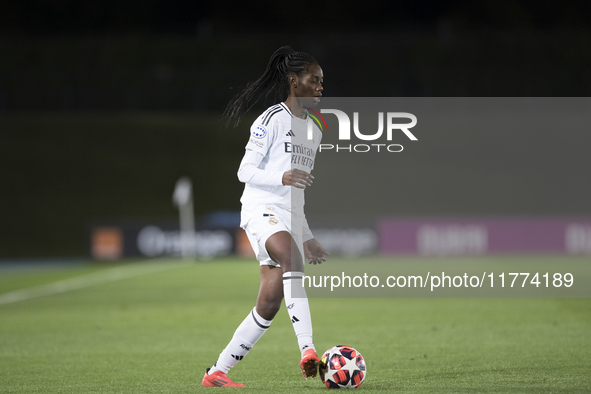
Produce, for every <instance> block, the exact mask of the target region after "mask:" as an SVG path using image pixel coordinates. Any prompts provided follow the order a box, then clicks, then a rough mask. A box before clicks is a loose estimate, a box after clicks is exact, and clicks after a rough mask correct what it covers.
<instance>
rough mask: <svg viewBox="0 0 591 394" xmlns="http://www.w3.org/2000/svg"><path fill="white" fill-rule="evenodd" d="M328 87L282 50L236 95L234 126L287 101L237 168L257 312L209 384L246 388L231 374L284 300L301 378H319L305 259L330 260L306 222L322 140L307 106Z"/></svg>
mask: <svg viewBox="0 0 591 394" xmlns="http://www.w3.org/2000/svg"><path fill="white" fill-rule="evenodd" d="M322 83H323V74H322V69H321V68H320V66H319V65H318V62H316V60H314V58H313V57H312V56H310V55H308V54H307V53H303V52H295V51H294V50H293V49H291V48H290V47H287V46H285V47H281V48H279V49H278V50H277V51H275V53H273V55H272V56H271V59H270V60H269V64H268V65H267V69H266V70H265V72H264V74H263V75H262V76H261V77H260V78H259V79H258V80H256V81H255V82H253V83H251V84H249V85H248V86H247V87H246V88H245V89H244V90H243V91H242V92H240V93H238V95H236V96H235V97H234V98H233V99H232V101H230V103H229V104H228V107H227V108H226V115H227V116H228V118H229V120H230V121H234V122H235V124H238V122H239V120H240V118H241V117H242V115H243V114H244V113H245V112H246V111H248V110H249V109H250V108H251V107H252V106H253V105H254V104H255V103H256V102H257V101H258V100H259V98H260V97H261V96H263V95H265V96H266V95H267V94H270V93H271V94H273V93H274V94H276V96H279V97H280V100H284V101H282V102H279V104H276V105H273V106H272V107H270V108H268V109H267V110H266V111H265V112H263V113H262V114H261V115H260V116H259V117H258V118H257V119H256V120H255V122H254V123H253V124H252V126H251V128H250V138H249V141H248V143H247V144H246V152H245V154H244V158H243V159H242V162H241V163H240V168H239V170H238V179H239V180H240V181H241V182H244V183H245V184H246V186H245V188H244V193H243V194H242V198H241V199H240V201H241V202H242V212H241V223H240V226H241V227H242V228H243V229H244V230H245V231H246V234H247V235H248V239H249V240H250V243H251V245H252V248H253V250H254V252H255V254H256V257H257V260H258V261H259V262H260V273H261V284H260V289H259V294H258V297H257V301H256V306H255V307H254V308H253V309H252V311H250V312H249V313H248V315H247V316H246V318H245V319H244V321H243V322H242V324H240V326H239V327H238V328H237V329H236V332H235V333H234V336H233V337H232V339H231V340H230V343H229V344H228V345H227V346H226V348H225V349H224V350H223V351H222V352H221V354H220V355H219V358H218V360H217V362H216V363H215V364H214V365H213V367H211V368H208V369H207V371H206V373H205V376H204V377H203V381H202V384H203V386H208V387H211V386H218V387H237V386H244V385H243V384H240V383H235V382H233V381H232V380H230V379H229V378H228V377H227V376H226V373H228V371H229V370H230V368H232V367H233V366H234V365H236V364H237V363H238V362H239V361H240V360H242V359H243V358H244V356H246V355H247V354H248V352H249V351H250V350H251V349H252V347H253V346H254V344H255V343H256V342H257V341H258V340H259V339H260V338H261V337H262V336H263V334H264V333H265V332H266V331H267V329H268V328H269V326H270V325H271V322H272V321H273V318H274V317H275V315H276V314H277V312H278V311H279V308H280V306H281V300H282V299H283V298H285V305H286V307H287V310H288V313H289V317H290V319H291V321H292V323H293V328H294V330H295V334H296V336H297V340H298V345H299V347H300V351H301V354H302V359H301V362H300V368H301V370H302V374H303V376H304V378H306V379H307V378H308V377H309V376H312V377H314V378H315V377H316V373H317V369H318V361H319V360H318V356H317V355H316V350H315V348H314V343H313V341H312V321H311V317H310V308H309V306H308V298H307V296H306V294H305V291H304V289H303V287H302V277H303V275H304V273H303V271H304V261H303V259H304V256H305V258H306V259H307V260H308V262H309V263H314V264H316V263H321V262H323V261H326V256H327V255H328V252H326V251H325V250H324V249H323V248H322V246H321V245H320V244H319V243H318V241H316V240H315V239H314V237H313V236H312V233H311V232H310V229H309V227H308V222H307V221H306V218H305V216H304V189H305V188H306V187H309V186H311V185H312V179H313V178H314V177H313V176H312V175H311V174H310V172H311V170H312V168H313V166H314V157H315V155H316V151H317V149H318V145H319V144H320V138H321V132H320V130H319V129H318V128H317V127H314V128H313V129H312V131H313V133H312V135H310V134H309V132H308V126H307V125H308V123H307V121H308V119H307V118H308V112H307V110H306V108H308V107H313V106H315V105H316V104H318V102H319V101H320V96H322V90H323V88H322ZM281 96H282V97H281ZM310 137H311V138H310ZM292 287H293V294H292ZM296 292H297V294H296Z"/></svg>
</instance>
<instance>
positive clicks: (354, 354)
mask: <svg viewBox="0 0 591 394" xmlns="http://www.w3.org/2000/svg"><path fill="white" fill-rule="evenodd" d="M319 371H320V378H321V379H322V381H323V382H324V384H326V387H328V388H329V389H354V388H356V387H359V386H361V383H363V380H364V379H365V374H366V369H365V360H364V359H363V356H362V355H361V353H359V352H358V351H357V350H355V349H353V348H352V347H351V346H334V347H331V348H330V349H328V350H327V351H326V352H324V354H323V355H322V357H321V358H320V365H319Z"/></svg>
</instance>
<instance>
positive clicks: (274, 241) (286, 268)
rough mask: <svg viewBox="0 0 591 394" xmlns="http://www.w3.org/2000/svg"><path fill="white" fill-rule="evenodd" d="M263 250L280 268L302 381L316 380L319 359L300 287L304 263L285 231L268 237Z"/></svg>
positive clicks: (295, 245)
mask: <svg viewBox="0 0 591 394" xmlns="http://www.w3.org/2000/svg"><path fill="white" fill-rule="evenodd" d="M265 247H266V249H267V253H268V254H269V256H270V257H271V258H272V259H273V261H275V262H277V263H278V264H279V265H280V266H281V267H282V268H283V295H284V298H285V305H286V306H287V311H288V313H289V317H290V319H291V322H292V324H293V328H294V331H295V334H296V337H297V339H298V345H299V348H300V352H301V354H302V360H301V362H300V367H301V369H302V374H303V375H304V378H308V377H310V376H312V377H314V378H315V377H316V374H317V371H318V362H319V359H318V356H317V354H316V350H315V348H314V342H313V340H312V317H311V315H310V306H309V303H308V297H307V295H306V291H305V289H304V287H303V286H302V282H303V277H304V262H303V257H302V254H301V251H300V249H299V248H298V246H297V244H296V241H294V239H293V237H292V236H291V234H290V233H289V232H287V231H280V232H277V233H275V234H273V235H272V236H270V237H269V238H268V239H267V241H266V243H265Z"/></svg>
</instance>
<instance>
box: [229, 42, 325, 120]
mask: <svg viewBox="0 0 591 394" xmlns="http://www.w3.org/2000/svg"><path fill="white" fill-rule="evenodd" d="M315 63H317V61H316V60H315V59H314V58H313V57H312V56H310V55H308V54H307V53H305V52H296V51H294V50H293V49H292V48H291V47H289V46H283V47H281V48H279V49H277V50H276V51H275V52H274V53H273V55H271V59H269V63H268V64H267V69H266V70H265V72H264V73H263V75H261V76H260V77H259V79H257V80H256V81H254V82H252V83H250V84H248V85H247V86H246V87H245V88H244V89H243V90H242V91H240V92H239V93H238V94H236V96H234V97H233V98H232V100H230V102H229V103H228V105H227V107H226V110H225V111H224V116H225V117H226V118H227V120H228V124H229V123H230V122H232V121H234V126H236V125H238V123H239V122H240V119H241V118H242V116H243V115H244V114H245V113H246V112H248V111H249V110H250V109H251V108H252V107H253V106H254V105H255V104H256V103H257V102H258V101H259V99H260V98H261V96H263V94H264V96H265V97H267V96H268V95H269V94H273V95H274V97H275V99H276V100H277V101H285V100H286V99H287V96H288V95H289V82H288V77H289V75H290V74H292V73H293V74H296V75H298V76H299V75H301V74H303V73H304V72H305V71H307V70H308V67H309V66H310V65H312V64H315Z"/></svg>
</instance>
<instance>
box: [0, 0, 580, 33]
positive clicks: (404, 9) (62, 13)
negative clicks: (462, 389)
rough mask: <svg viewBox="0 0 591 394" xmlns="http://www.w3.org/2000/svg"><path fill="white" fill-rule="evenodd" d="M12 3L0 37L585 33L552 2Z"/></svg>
mask: <svg viewBox="0 0 591 394" xmlns="http://www.w3.org/2000/svg"><path fill="white" fill-rule="evenodd" d="M250 4H252V3H249V2H244V1H242V0H225V1H179V0H126V1H120V0H87V1H84V2H81V1H77V0H53V1H51V2H48V1H45V2H41V1H35V0H19V1H11V2H2V3H1V5H0V34H8V35H22V36H47V35H86V34H182V35H192V34H195V33H196V31H197V30H198V29H199V26H202V25H203V23H204V22H205V23H208V24H209V25H211V26H214V29H215V30H216V33H219V32H223V33H227V34H229V33H239V32H249V33H252V32H260V33H265V32H269V31H277V30H285V31H289V32H291V33H298V32H299V33H302V32H304V31H310V32H331V31H342V30H347V31H351V30H354V31H355V30H357V31H380V30H401V29H409V28H427V27H429V26H434V25H436V24H437V22H439V21H442V20H446V21H451V22H452V23H453V24H454V26H455V27H460V28H474V27H480V28H493V29H500V30H502V29H555V28H558V29H588V27H589V19H590V16H591V2H588V1H576V2H575V1H573V2H570V3H569V2H559V1H554V0H503V1H498V0H484V1H472V0H447V1H443V0H418V1H417V0H415V1H413V0H402V1H384V0H365V1H362V2H360V1H357V0H341V1H335V2H315V3H309V4H306V3H300V2H288V1H284V2H277V1H268V0H264V1H258V2H256V4H257V5H256V6H252V5H250Z"/></svg>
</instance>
